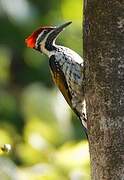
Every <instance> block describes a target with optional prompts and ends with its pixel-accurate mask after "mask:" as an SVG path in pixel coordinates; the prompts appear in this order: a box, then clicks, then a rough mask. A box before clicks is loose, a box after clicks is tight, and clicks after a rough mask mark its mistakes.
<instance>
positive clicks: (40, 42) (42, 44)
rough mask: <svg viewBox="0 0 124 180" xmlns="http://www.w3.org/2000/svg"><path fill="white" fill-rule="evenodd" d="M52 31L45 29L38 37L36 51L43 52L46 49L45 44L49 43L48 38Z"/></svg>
mask: <svg viewBox="0 0 124 180" xmlns="http://www.w3.org/2000/svg"><path fill="white" fill-rule="evenodd" d="M52 30H53V28H52V29H44V30H43V31H42V32H41V33H40V34H39V35H38V36H37V39H36V43H35V49H36V50H39V51H41V52H42V50H43V48H45V44H46V41H47V38H48V36H49V34H50V33H51V31H52Z"/></svg>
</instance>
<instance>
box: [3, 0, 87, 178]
mask: <svg viewBox="0 0 124 180" xmlns="http://www.w3.org/2000/svg"><path fill="white" fill-rule="evenodd" d="M70 20H71V21H72V22H73V23H72V24H71V26H69V27H68V28H67V29H66V30H65V31H64V32H63V33H62V34H61V36H60V37H59V38H58V40H57V43H60V44H61V45H64V46H67V47H70V48H71V49H74V50H75V51H76V52H78V53H79V54H80V55H81V56H82V0H78V1H75V0H68V1H67V0H59V1H58V0H52V1H49V0H0V24H1V25H0V146H2V145H3V144H5V143H10V144H11V145H12V151H11V153H8V154H7V153H2V152H1V154H0V179H1V180H42V179H43V180H68V179H70V180H89V179H90V177H89V176H90V168H89V152H88V144H87V141H86V137H85V134H84V133H83V130H82V126H81V124H80V122H79V120H78V118H77V117H76V116H75V114H74V113H73V112H72V111H71V109H70V108H69V106H68V105H67V103H66V102H65V100H64V98H63V97H62V95H61V94H60V92H59V91H58V89H57V88H56V87H55V86H54V84H53V82H52V79H51V75H50V72H49V67H48V58H47V57H46V56H43V55H41V54H40V53H38V52H36V51H34V50H32V49H28V48H27V47H26V45H25V42H24V41H25V38H26V37H27V36H28V35H29V34H30V33H32V31H34V30H35V29H36V28H38V27H39V26H41V25H59V24H62V23H63V22H66V21H70Z"/></svg>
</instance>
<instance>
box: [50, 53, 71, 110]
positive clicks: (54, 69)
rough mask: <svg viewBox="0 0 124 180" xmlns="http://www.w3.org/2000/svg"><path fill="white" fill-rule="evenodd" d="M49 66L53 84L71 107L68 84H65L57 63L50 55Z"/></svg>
mask: <svg viewBox="0 0 124 180" xmlns="http://www.w3.org/2000/svg"><path fill="white" fill-rule="evenodd" d="M49 65H50V68H51V74H52V78H53V81H54V82H55V84H56V85H57V86H58V88H59V89H60V91H61V93H62V94H63V96H64V97H65V99H66V101H67V102H68V104H69V105H70V106H71V107H72V102H71V99H72V96H71V93H70V91H69V88H68V84H67V82H66V79H65V75H64V73H63V72H62V70H61V67H60V65H59V63H58V62H56V61H55V57H54V55H52V56H51V57H50V59H49Z"/></svg>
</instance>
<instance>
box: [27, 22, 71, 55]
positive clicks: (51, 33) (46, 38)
mask: <svg viewBox="0 0 124 180" xmlns="http://www.w3.org/2000/svg"><path fill="white" fill-rule="evenodd" d="M69 24H71V22H67V23H65V24H62V25H60V26H58V27H51V26H46V27H41V28H39V29H37V30H36V31H34V32H33V33H32V34H31V35H30V36H29V37H28V38H27V39H26V41H25V42H26V44H27V46H28V47H30V48H34V49H36V50H38V51H40V52H43V53H45V54H47V55H49V54H50V52H51V51H53V50H54V49H55V47H54V46H53V42H54V41H55V39H56V37H57V36H58V35H59V34H60V32H62V31H63V29H64V28H65V27H67V26H68V25H69ZM48 52H49V53H48Z"/></svg>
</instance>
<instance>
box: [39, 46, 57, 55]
mask: <svg viewBox="0 0 124 180" xmlns="http://www.w3.org/2000/svg"><path fill="white" fill-rule="evenodd" d="M58 48H59V45H56V44H54V43H52V44H46V43H45V44H43V45H41V51H42V53H43V54H45V55H47V56H48V57H49V58H50V57H51V56H52V55H54V54H55V53H56V51H57V49H58Z"/></svg>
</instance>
